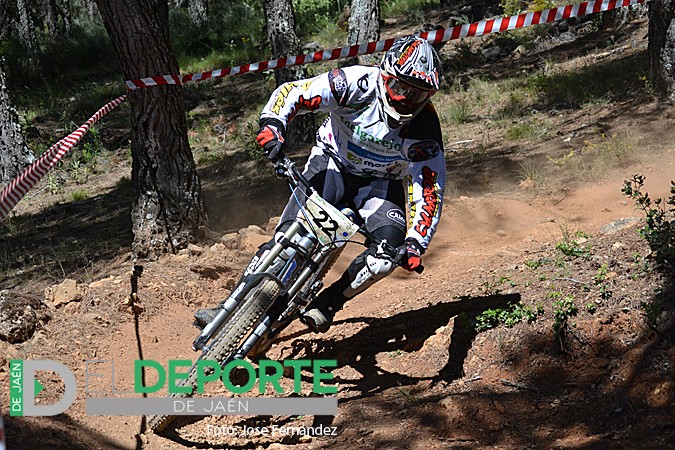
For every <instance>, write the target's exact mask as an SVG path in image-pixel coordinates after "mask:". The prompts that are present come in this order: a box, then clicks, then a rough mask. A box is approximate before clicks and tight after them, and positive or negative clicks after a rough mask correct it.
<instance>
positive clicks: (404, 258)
mask: <svg viewBox="0 0 675 450" xmlns="http://www.w3.org/2000/svg"><path fill="white" fill-rule="evenodd" d="M398 253H399V255H400V256H401V267H403V268H404V269H405V270H409V271H411V272H413V271H415V269H417V268H418V267H419V266H420V265H421V264H422V253H424V249H423V248H422V246H421V245H420V243H419V242H417V239H414V238H408V239H406V240H405V243H404V244H403V245H401V246H400V247H399V248H398Z"/></svg>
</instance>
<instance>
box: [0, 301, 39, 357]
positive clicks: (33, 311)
mask: <svg viewBox="0 0 675 450" xmlns="http://www.w3.org/2000/svg"><path fill="white" fill-rule="evenodd" d="M49 319H51V313H50V312H49V308H48V307H47V305H45V304H44V303H43V302H42V301H41V300H40V299H39V298H37V297H35V296H30V295H26V294H21V293H18V292H12V291H7V290H3V291H0V340H3V341H7V342H9V343H13V344H14V343H18V342H24V341H26V340H28V339H30V338H31V337H32V336H33V334H34V333H35V331H36V330H37V329H38V328H40V327H41V326H43V325H44V324H45V323H47V322H48V321H49Z"/></svg>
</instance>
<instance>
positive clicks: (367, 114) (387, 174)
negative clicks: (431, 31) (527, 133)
mask: <svg viewBox="0 0 675 450" xmlns="http://www.w3.org/2000/svg"><path fill="white" fill-rule="evenodd" d="M379 79H380V69H379V68H378V67H366V66H351V67H345V68H341V69H333V70H332V71H330V72H326V73H324V74H321V75H318V76H316V77H314V78H310V79H306V80H300V81H294V82H289V83H284V84H282V85H281V86H279V87H278V88H277V89H276V90H275V91H274V93H273V94H272V96H271V97H270V100H269V102H268V103H267V105H265V108H264V109H263V111H262V113H261V116H260V117H261V119H266V118H270V119H277V120H279V121H281V122H282V123H283V124H284V126H287V124H288V122H289V121H290V120H291V119H292V118H293V117H294V116H295V115H297V114H306V113H309V112H312V111H329V112H330V114H329V116H328V118H327V119H326V120H325V121H324V123H323V124H322V125H321V127H320V128H319V130H318V132H317V145H319V146H320V147H323V148H324V150H325V151H326V152H327V153H328V154H329V155H330V156H331V157H332V158H333V159H334V160H335V161H336V162H337V163H338V164H339V165H340V166H342V167H343V168H344V169H345V170H347V171H349V172H351V173H353V174H355V175H359V176H365V177H376V178H389V179H402V180H405V181H406V182H407V183H408V194H409V195H408V202H409V206H410V221H409V224H408V232H407V236H406V237H413V238H415V239H417V240H418V241H419V242H420V244H422V246H423V247H424V248H427V246H428V245H429V242H430V241H431V237H432V236H433V233H434V232H435V230H436V225H437V224H438V220H439V219H440V216H441V206H442V205H441V203H442V199H443V190H444V187H445V156H444V152H443V140H442V137H441V129H440V123H439V120H438V115H437V114H436V112H435V110H434V109H433V106H431V104H428V105H427V106H426V107H425V108H424V109H423V110H422V111H421V112H420V113H419V115H418V116H416V117H415V118H414V119H413V120H412V121H411V122H410V123H407V124H404V125H402V126H400V127H397V128H389V127H388V126H387V124H386V121H385V120H384V116H383V112H382V103H381V101H379V99H378V97H377V89H378V87H377V84H378V81H379Z"/></svg>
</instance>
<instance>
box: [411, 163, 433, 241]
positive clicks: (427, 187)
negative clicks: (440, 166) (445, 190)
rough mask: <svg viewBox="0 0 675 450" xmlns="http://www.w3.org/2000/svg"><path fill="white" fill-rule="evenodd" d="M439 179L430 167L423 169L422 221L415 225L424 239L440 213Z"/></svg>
mask: <svg viewBox="0 0 675 450" xmlns="http://www.w3.org/2000/svg"><path fill="white" fill-rule="evenodd" d="M437 178H438V174H437V173H436V172H434V171H433V170H431V169H430V168H429V167H426V166H425V167H423V168H422V198H423V199H424V203H423V204H422V212H421V214H420V216H421V219H420V220H418V221H417V224H416V225H415V231H417V232H418V233H419V234H420V236H422V237H426V236H427V234H428V233H429V230H430V229H431V223H432V220H433V218H434V217H435V216H436V213H437V212H438V206H439V201H438V193H437V192H436V179H437Z"/></svg>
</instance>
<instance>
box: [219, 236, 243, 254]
mask: <svg viewBox="0 0 675 450" xmlns="http://www.w3.org/2000/svg"><path fill="white" fill-rule="evenodd" d="M220 242H222V243H223V245H224V246H225V248H229V249H230V250H233V249H235V248H239V233H228V234H226V235H224V236H223V237H222V238H220Z"/></svg>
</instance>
